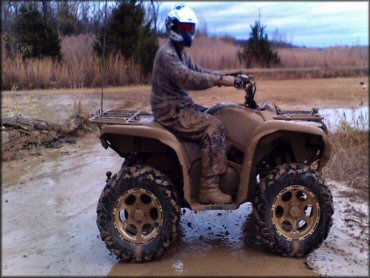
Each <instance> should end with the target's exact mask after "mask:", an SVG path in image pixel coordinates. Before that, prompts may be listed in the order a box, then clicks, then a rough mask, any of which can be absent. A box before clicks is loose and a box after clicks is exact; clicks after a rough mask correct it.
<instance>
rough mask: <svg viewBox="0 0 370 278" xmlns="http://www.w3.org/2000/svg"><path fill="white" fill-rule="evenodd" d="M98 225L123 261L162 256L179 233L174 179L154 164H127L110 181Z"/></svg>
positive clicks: (106, 241)
mask: <svg viewBox="0 0 370 278" xmlns="http://www.w3.org/2000/svg"><path fill="white" fill-rule="evenodd" d="M97 214H98V216H97V221H96V222H97V225H98V228H99V231H100V237H101V238H102V240H103V241H105V244H106V246H107V248H108V249H109V250H110V251H112V252H113V253H114V254H115V255H116V256H117V257H118V258H119V259H120V260H121V261H123V262H128V261H130V262H144V261H151V260H153V259H156V258H158V257H160V256H161V255H162V253H163V251H164V250H165V249H167V248H169V246H170V243H171V242H173V241H174V240H175V238H176V236H177V232H178V226H179V217H180V208H179V206H178V200H177V194H176V192H175V190H174V187H173V186H172V184H171V182H170V180H169V179H168V178H167V177H166V176H165V175H163V174H162V173H161V172H159V171H157V170H155V169H154V168H152V167H150V166H145V165H133V166H130V167H127V168H126V166H123V168H122V169H121V171H120V172H119V173H118V174H116V175H114V176H113V177H112V178H111V179H109V180H108V182H107V185H106V186H105V188H104V190H103V192H102V194H101V196H100V199H99V203H98V208H97Z"/></svg>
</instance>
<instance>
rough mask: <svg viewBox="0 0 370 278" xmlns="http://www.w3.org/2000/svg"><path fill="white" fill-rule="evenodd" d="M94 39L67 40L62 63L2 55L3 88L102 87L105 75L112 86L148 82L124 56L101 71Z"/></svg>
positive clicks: (78, 37)
mask: <svg viewBox="0 0 370 278" xmlns="http://www.w3.org/2000/svg"><path fill="white" fill-rule="evenodd" d="M93 39H94V38H93V36H91V35H80V36H76V37H73V36H72V37H65V38H64V39H63V41H62V53H63V59H62V61H61V62H60V63H57V62H53V61H52V59H51V58H43V59H30V60H23V59H22V58H21V57H20V55H17V56H16V57H14V58H11V57H8V56H7V55H6V54H4V53H3V57H2V59H3V60H2V61H3V75H2V89H3V90H11V89H14V90H17V89H35V88H82V87H98V86H102V85H103V74H104V77H105V80H104V82H105V84H106V85H110V86H119V85H128V84H141V83H145V82H147V77H146V76H143V75H142V74H141V70H140V67H139V66H138V65H136V64H135V63H133V62H132V61H127V60H125V59H124V58H123V57H122V56H121V55H114V56H110V57H109V58H108V59H107V61H106V62H105V66H104V70H103V71H102V64H101V63H102V61H101V59H100V58H99V57H97V56H95V55H94V53H93V48H92V42H93Z"/></svg>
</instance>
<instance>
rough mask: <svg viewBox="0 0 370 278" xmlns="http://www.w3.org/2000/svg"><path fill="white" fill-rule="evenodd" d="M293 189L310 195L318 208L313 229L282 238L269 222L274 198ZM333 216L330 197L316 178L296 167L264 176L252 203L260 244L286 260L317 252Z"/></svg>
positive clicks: (315, 174)
mask: <svg viewBox="0 0 370 278" xmlns="http://www.w3.org/2000/svg"><path fill="white" fill-rule="evenodd" d="M296 185H299V186H302V187H301V188H303V190H307V192H311V193H313V195H314V197H315V198H316V199H315V200H317V201H315V204H316V205H317V204H318V206H319V210H318V211H319V214H318V215H319V216H318V217H317V220H316V226H313V227H314V228H311V230H310V233H307V235H306V236H305V237H303V238H299V239H297V238H293V237H292V238H289V237H287V236H284V235H283V234H282V233H281V230H280V232H279V229H278V224H276V225H275V223H274V222H273V217H275V218H276V215H277V213H276V212H275V214H274V211H273V209H274V204H276V201H277V200H278V198H280V197H278V196H282V195H281V194H282V193H281V192H286V190H287V189H288V188H293V187H294V186H296ZM284 190H285V191H284ZM279 194H280V195H279ZM284 213H285V211H284ZM333 213H334V207H333V197H332V195H331V192H330V190H329V188H328V187H327V186H326V185H325V182H324V180H323V179H322V178H321V176H320V174H319V173H318V172H317V171H315V170H314V169H312V168H310V167H309V166H306V165H304V164H298V163H292V164H284V165H281V166H278V167H277V168H275V169H274V170H272V171H271V172H270V173H269V174H268V175H266V176H265V177H264V178H263V179H262V180H261V183H260V184H259V187H258V189H257V192H256V196H255V200H254V218H255V223H256V228H257V232H258V234H259V235H260V236H261V239H262V242H263V243H264V244H265V245H266V246H268V247H269V248H270V250H271V251H273V252H274V253H277V254H279V255H283V256H289V257H303V256H306V255H307V254H308V253H310V252H311V251H313V250H314V249H316V248H318V247H319V246H320V245H321V243H322V242H323V240H325V239H326V238H327V236H328V233H329V230H330V227H331V226H332V215H333ZM282 214H283V213H282ZM289 217H290V216H289Z"/></svg>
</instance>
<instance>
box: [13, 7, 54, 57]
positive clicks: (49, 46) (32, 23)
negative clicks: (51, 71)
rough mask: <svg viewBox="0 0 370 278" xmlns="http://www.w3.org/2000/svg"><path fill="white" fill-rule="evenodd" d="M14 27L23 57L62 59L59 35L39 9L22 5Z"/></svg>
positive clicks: (16, 40) (16, 41) (17, 45)
mask: <svg viewBox="0 0 370 278" xmlns="http://www.w3.org/2000/svg"><path fill="white" fill-rule="evenodd" d="M13 28H14V34H15V43H16V47H17V50H18V51H19V52H20V53H21V55H22V58H23V59H25V58H41V57H44V56H48V57H52V58H54V59H55V58H56V59H58V60H60V58H61V52H60V49H61V47H60V39H59V35H58V33H57V32H56V31H55V30H53V29H52V28H51V27H50V26H49V25H48V23H47V21H46V20H45V19H44V18H43V16H42V14H41V13H40V12H39V11H38V10H37V9H33V8H32V6H29V7H26V6H25V5H23V6H21V8H20V14H19V15H18V17H17V18H16V20H15V22H14V26H13Z"/></svg>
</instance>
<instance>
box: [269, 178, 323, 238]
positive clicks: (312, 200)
mask: <svg viewBox="0 0 370 278" xmlns="http://www.w3.org/2000/svg"><path fill="white" fill-rule="evenodd" d="M271 210H272V223H273V224H274V226H275V227H276V229H277V231H278V233H279V235H281V236H284V237H285V238H286V239H288V240H303V239H305V238H307V237H308V236H310V235H311V234H312V233H313V232H314V231H315V230H316V227H317V225H318V223H319V220H320V205H319V202H318V201H317V198H316V196H315V194H314V193H313V192H311V191H310V190H308V189H307V188H306V187H304V186H301V185H292V186H289V187H287V188H285V189H284V190H283V191H281V192H280V193H279V194H278V195H277V196H276V198H275V200H274V202H273V205H272V209H271Z"/></svg>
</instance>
